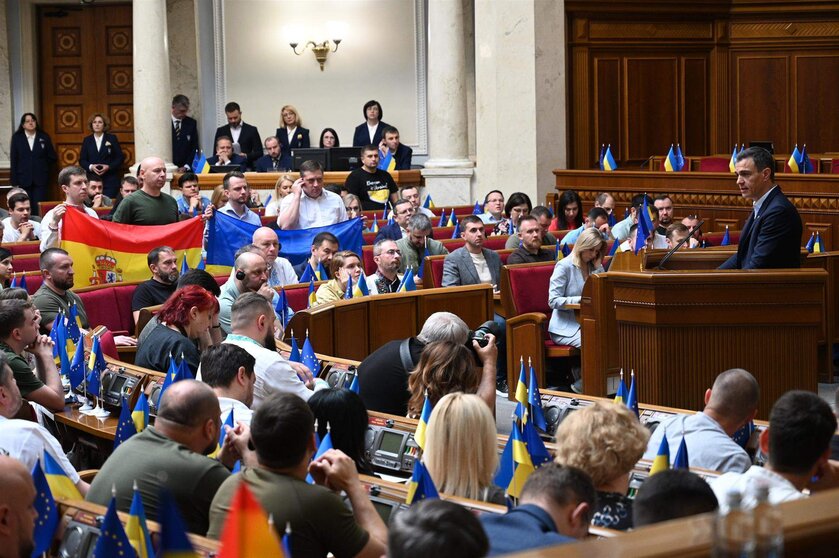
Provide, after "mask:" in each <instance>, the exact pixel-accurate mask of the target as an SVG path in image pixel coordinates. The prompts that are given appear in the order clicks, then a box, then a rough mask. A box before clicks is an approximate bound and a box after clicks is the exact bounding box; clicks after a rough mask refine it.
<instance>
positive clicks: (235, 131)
mask: <svg viewBox="0 0 839 558" xmlns="http://www.w3.org/2000/svg"><path fill="white" fill-rule="evenodd" d="M241 133H242V124H241V123H240V124H239V125H238V126H236V127H235V128H234V127H233V126H231V127H230V139H232V140H233V143H239V134H241Z"/></svg>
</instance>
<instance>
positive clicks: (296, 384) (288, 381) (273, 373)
mask: <svg viewBox="0 0 839 558" xmlns="http://www.w3.org/2000/svg"><path fill="white" fill-rule="evenodd" d="M224 342H225V343H230V344H231V345H236V346H237V347H242V348H243V349H245V350H246V351H247V352H248V353H249V354H250V355H251V356H252V357H253V358H255V359H256V366H254V372H255V373H256V383H255V384H254V386H253V403H252V404H251V408H252V409H253V410H256V409H258V408H259V404H260V403H262V400H263V399H265V398H266V397H268V396H269V395H271V394H272V393H277V392H285V393H293V394H294V395H297V396H299V397H300V398H302V399H303V400H304V401H308V400H309V398H310V397H311V396H312V393H313V392H312V391H311V390H310V389H309V388H307V387H306V384H304V383H303V380H301V379H300V378H298V377H297V373H296V372H295V371H294V369H293V368H292V367H291V365H290V364H289V363H288V361H287V360H286V359H285V358H283V357H282V356H280V353H278V352H277V351H272V350H270V349H266V348H265V347H263V346H262V345H260V344H259V343H257V342H256V341H254V340H253V339H251V338H249V337H244V336H242V335H236V334H233V333H231V334H230V335H228V336H227V339H225V340H224ZM225 418H226V417H225ZM234 418H235V417H234Z"/></svg>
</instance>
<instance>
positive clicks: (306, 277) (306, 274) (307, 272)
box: [300, 263, 315, 283]
mask: <svg viewBox="0 0 839 558" xmlns="http://www.w3.org/2000/svg"><path fill="white" fill-rule="evenodd" d="M314 278H315V270H314V269H312V264H309V263H307V264H306V269H304V270H303V275H301V276H300V282H301V283H306V282H307V281H311V280H312V279H314Z"/></svg>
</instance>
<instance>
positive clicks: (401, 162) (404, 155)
mask: <svg viewBox="0 0 839 558" xmlns="http://www.w3.org/2000/svg"><path fill="white" fill-rule="evenodd" d="M377 131H378V130H377ZM413 156H414V150H413V149H411V148H410V147H408V146H407V145H405V144H402V143H400V144H399V147H397V148H396V168H395V169H394V170H408V169H410V168H411V158H412V157H413Z"/></svg>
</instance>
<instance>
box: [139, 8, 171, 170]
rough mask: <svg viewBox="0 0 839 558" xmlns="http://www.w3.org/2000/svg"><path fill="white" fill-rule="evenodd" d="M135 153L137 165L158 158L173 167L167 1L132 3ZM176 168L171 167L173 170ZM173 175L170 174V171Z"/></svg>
mask: <svg viewBox="0 0 839 558" xmlns="http://www.w3.org/2000/svg"><path fill="white" fill-rule="evenodd" d="M133 18H134V23H133V31H134V149H135V153H136V160H137V162H140V161H142V160H143V159H145V158H146V157H151V156H157V157H161V158H162V159H163V160H164V161H167V167H169V166H170V165H171V158H172V120H171V116H170V110H169V107H170V106H171V103H172V92H171V88H170V85H169V41H168V36H167V33H166V0H143V1H142V2H133ZM174 168H175V166H174V165H171V169H172V170H173V169H174ZM170 173H171V170H170Z"/></svg>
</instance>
